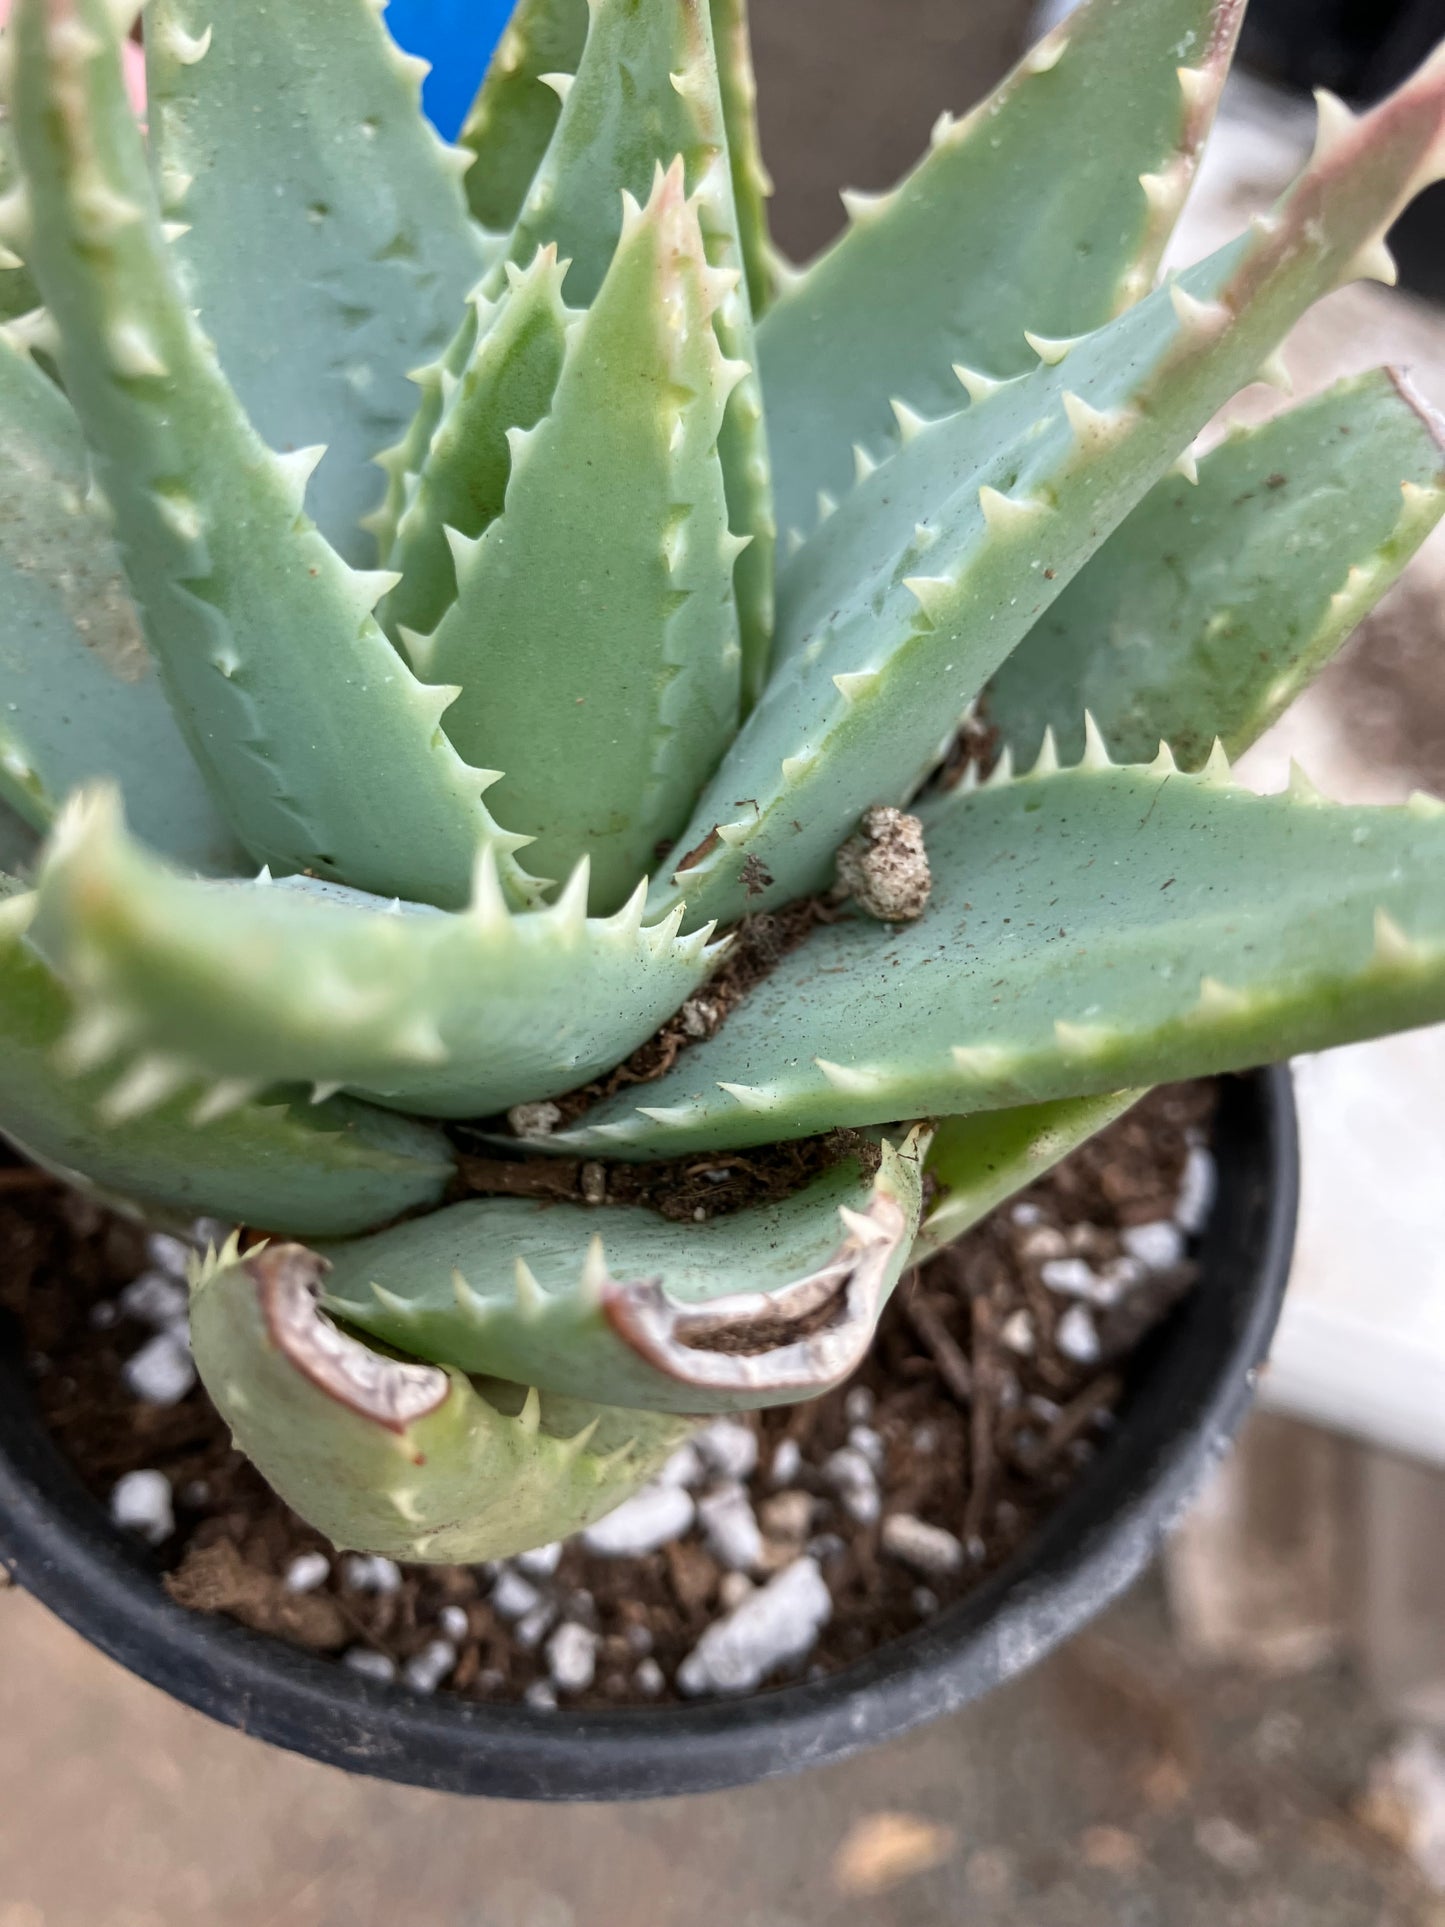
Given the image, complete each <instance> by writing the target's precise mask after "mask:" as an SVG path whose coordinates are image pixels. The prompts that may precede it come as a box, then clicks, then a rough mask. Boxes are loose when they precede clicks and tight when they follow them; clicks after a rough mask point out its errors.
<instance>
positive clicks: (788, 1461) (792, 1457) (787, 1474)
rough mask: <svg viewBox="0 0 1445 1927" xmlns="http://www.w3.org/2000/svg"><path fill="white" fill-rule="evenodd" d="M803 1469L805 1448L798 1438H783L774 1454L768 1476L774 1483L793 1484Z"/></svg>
mask: <svg viewBox="0 0 1445 1927" xmlns="http://www.w3.org/2000/svg"><path fill="white" fill-rule="evenodd" d="M802 1469H803V1448H802V1447H801V1446H800V1445H799V1444H798V1441H797V1440H796V1439H782V1440H780V1441H779V1444H778V1449H777V1450H776V1452H774V1454H773V1463H772V1465H771V1466H770V1467H769V1469H768V1477H769V1478H770V1479H771V1480H772V1482H773V1484H774V1485H791V1484H792V1483H793V1480H794V1479H796V1478H797V1476H798V1474H799V1472H801V1471H802Z"/></svg>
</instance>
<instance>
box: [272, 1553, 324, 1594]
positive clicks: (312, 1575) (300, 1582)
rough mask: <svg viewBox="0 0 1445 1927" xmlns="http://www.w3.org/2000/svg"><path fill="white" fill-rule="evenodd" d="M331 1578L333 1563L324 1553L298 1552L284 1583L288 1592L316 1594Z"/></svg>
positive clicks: (289, 1567) (287, 1569)
mask: <svg viewBox="0 0 1445 1927" xmlns="http://www.w3.org/2000/svg"><path fill="white" fill-rule="evenodd" d="M330 1577H331V1561H330V1560H329V1559H328V1558H327V1557H326V1554H325V1553H324V1552H298V1553H297V1555H296V1557H295V1558H294V1559H293V1560H292V1561H291V1563H290V1565H289V1566H287V1568H286V1577H285V1579H284V1580H283V1581H282V1584H283V1585H284V1586H285V1588H286V1590H287V1592H315V1590H316V1588H317V1587H318V1586H324V1585H325V1584H326V1582H327V1580H328V1579H329V1578H330Z"/></svg>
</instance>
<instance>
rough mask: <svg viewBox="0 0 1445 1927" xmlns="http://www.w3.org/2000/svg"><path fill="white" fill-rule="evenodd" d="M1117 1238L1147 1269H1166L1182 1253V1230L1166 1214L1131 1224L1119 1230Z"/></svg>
mask: <svg viewBox="0 0 1445 1927" xmlns="http://www.w3.org/2000/svg"><path fill="white" fill-rule="evenodd" d="M1119 1242H1120V1244H1121V1245H1123V1247H1124V1249H1125V1250H1126V1251H1127V1252H1128V1254H1129V1256H1130V1257H1131V1258H1137V1259H1138V1260H1139V1262H1140V1264H1141V1265H1147V1266H1148V1268H1149V1270H1150V1271H1168V1270H1169V1269H1170V1268H1171V1267H1172V1266H1174V1265H1177V1264H1178V1263H1179V1261H1180V1259H1181V1258H1182V1257H1183V1256H1184V1233H1183V1232H1182V1231H1181V1230H1180V1228H1179V1226H1178V1225H1177V1224H1171V1223H1170V1221H1169V1219H1168V1218H1159V1219H1157V1220H1156V1221H1155V1222H1154V1223H1153V1224H1131V1225H1129V1226H1128V1227H1127V1228H1126V1229H1125V1230H1123V1231H1121V1232H1120V1233H1119Z"/></svg>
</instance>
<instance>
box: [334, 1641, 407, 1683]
mask: <svg viewBox="0 0 1445 1927" xmlns="http://www.w3.org/2000/svg"><path fill="white" fill-rule="evenodd" d="M342 1664H343V1665H344V1666H349V1667H350V1669H351V1671H352V1672H353V1673H360V1675H361V1677H362V1678H363V1679H379V1680H385V1681H387V1682H388V1683H389V1682H390V1681H391V1680H394V1679H395V1678H396V1662H395V1660H391V1659H388V1658H387V1656H386V1654H385V1653H374V1652H372V1650H371V1648H370V1647H369V1646H353V1647H352V1648H351V1650H350V1651H349V1652H348V1653H346V1654H345V1655H344V1656H343V1659H342Z"/></svg>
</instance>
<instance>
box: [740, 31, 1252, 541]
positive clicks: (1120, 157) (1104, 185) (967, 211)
mask: <svg viewBox="0 0 1445 1927" xmlns="http://www.w3.org/2000/svg"><path fill="white" fill-rule="evenodd" d="M1243 12H1244V8H1243V5H1242V4H1241V0H1091V4H1089V5H1086V6H1084V7H1082V8H1081V9H1080V10H1079V11H1078V12H1077V13H1075V14H1074V15H1073V16H1072V17H1071V18H1070V19H1069V20H1067V21H1066V22H1065V23H1064V24H1063V25H1062V26H1061V27H1059V28H1058V29H1057V30H1056V31H1055V32H1054V33H1052V34H1051V35H1050V36H1049V37H1048V38H1047V39H1046V40H1044V41H1042V42H1041V43H1040V44H1039V46H1037V47H1036V48H1034V50H1033V52H1032V53H1031V54H1030V55H1029V56H1028V57H1027V58H1026V59H1025V60H1024V62H1023V64H1022V65H1021V66H1020V67H1019V68H1018V69H1017V70H1016V71H1015V72H1014V73H1013V74H1012V75H1011V76H1010V78H1009V79H1008V80H1006V81H1005V82H1004V84H1003V86H1002V87H1001V88H1000V89H999V91H998V92H997V93H996V94H995V95H994V96H993V97H992V99H990V100H987V101H985V102H984V103H983V104H982V105H981V106H979V107H978V108H976V109H975V111H974V112H973V113H971V114H968V115H966V116H965V117H964V118H963V119H961V120H956V119H954V117H953V116H952V115H951V114H945V115H944V117H943V119H942V120H941V121H940V122H939V123H938V126H937V127H936V128H935V130H934V135H933V143H932V146H931V148H930V150H929V152H928V153H927V154H926V155H925V157H924V159H923V160H922V161H921V162H920V164H919V165H918V167H917V168H916V169H915V170H914V172H913V173H912V174H910V175H909V176H908V177H907V178H906V179H905V180H904V181H902V182H901V183H900V184H899V185H898V186H897V187H896V188H894V189H893V190H892V191H891V192H890V193H888V194H884V195H866V194H859V195H848V196H845V201H846V204H847V207H848V212H849V216H850V219H849V224H848V227H847V228H846V229H845V231H844V233H843V235H842V237H841V239H840V240H839V241H838V242H837V243H836V244H835V245H834V246H833V247H831V248H830V249H829V250H828V252H827V253H826V254H824V255H823V256H822V257H821V259H819V260H818V261H816V262H815V263H814V264H813V266H812V267H811V268H809V269H808V271H807V272H806V273H805V274H804V275H803V276H802V277H801V278H799V279H798V280H796V281H794V282H793V283H792V284H791V285H790V286H789V287H788V288H787V289H786V290H785V291H784V293H783V295H782V297H781V299H780V300H779V301H778V303H777V305H776V306H775V307H774V308H773V309H772V310H771V312H770V313H769V314H768V316H767V319H766V321H765V323H764V324H763V326H762V327H761V328H760V330H759V336H758V346H759V352H760V354H761V356H762V369H763V386H764V389H765V392H766V394H767V399H768V424H769V430H770V433H771V436H772V443H773V459H774V462H775V464H776V468H777V492H778V518H779V521H780V523H781V525H782V526H783V528H785V529H786V528H790V527H796V528H799V529H809V528H811V527H812V525H813V522H814V519H815V516H816V513H817V511H816V508H815V502H816V498H817V493H818V491H819V490H820V489H823V490H826V491H828V493H829V494H831V495H833V496H841V495H842V494H843V492H844V490H845V489H846V488H847V487H849V486H851V483H852V477H853V463H854V457H853V454H852V448H853V445H854V444H855V443H857V444H858V445H860V446H861V447H862V448H863V450H864V451H865V452H866V454H867V455H868V456H869V457H871V458H872V459H874V460H878V459H880V458H881V457H882V456H883V454H884V453H885V452H886V451H887V450H889V449H891V448H893V447H895V446H896V445H897V440H898V426H897V423H896V422H895V420H894V417H893V414H892V413H891V411H890V404H891V403H892V402H893V401H895V400H897V401H901V402H904V403H906V404H907V405H908V407H909V408H910V409H912V410H913V411H914V412H915V413H916V414H920V415H924V416H933V415H937V414H939V413H941V412H942V411H943V410H945V409H951V408H953V407H955V406H956V394H957V390H956V387H955V386H954V382H953V375H952V373H951V366H950V365H951V364H952V363H954V362H961V363H963V364H965V365H966V366H967V367H968V368H970V369H978V370H981V371H982V372H983V373H985V374H988V375H992V376H995V377H1003V376H1009V375H1018V374H1021V373H1023V372H1024V371H1025V370H1026V369H1027V368H1028V367H1029V365H1030V360H1031V357H1030V351H1029V344H1028V342H1027V341H1026V340H1025V330H1028V331H1030V332H1031V333H1033V334H1034V335H1036V336H1041V337H1049V338H1054V339H1067V338H1069V337H1071V336H1073V335H1078V334H1083V333H1084V332H1086V331H1087V330H1089V329H1092V328H1098V327H1101V326H1102V325H1103V324H1104V323H1105V322H1106V321H1107V320H1108V319H1109V318H1110V316H1111V315H1114V314H1116V313H1117V312H1118V311H1119V310H1120V309H1121V308H1122V307H1125V306H1127V305H1128V303H1130V302H1131V301H1136V300H1138V299H1139V298H1140V296H1142V295H1144V294H1146V293H1147V292H1148V290H1149V288H1150V285H1151V283H1152V279H1153V275H1154V271H1155V268H1156V267H1157V265H1158V262H1159V258H1160V255H1161V254H1162V252H1163V249H1164V244H1165V242H1166V241H1167V240H1168V238H1169V234H1170V230H1171V228H1172V227H1173V224H1174V221H1175V218H1176V217H1177V215H1178V213H1179V210H1180V208H1181V207H1182V205H1183V202H1184V197H1185V195H1186V193H1187V192H1188V189H1189V185H1190V182H1191V180H1192V178H1193V174H1194V169H1195V165H1196V163H1197V161H1198V158H1199V154H1200V150H1201V148H1202V146H1203V143H1204V139H1205V136H1206V135H1207V133H1208V131H1209V127H1210V124H1211V122H1212V120H1213V117H1214V109H1215V105H1216V103H1217V101H1218V98H1219V92H1220V88H1221V87H1222V85H1223V82H1224V77H1225V74H1226V72H1227V71H1228V68H1229V61H1230V56H1231V54H1232V52H1233V50H1234V41H1235V38H1236V36H1237V34H1238V32H1239V22H1240V19H1241V18H1242V16H1243Z"/></svg>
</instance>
